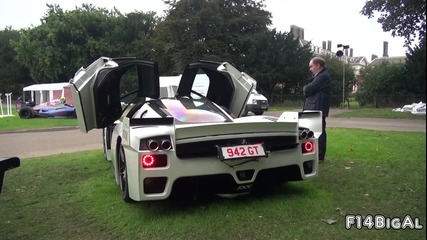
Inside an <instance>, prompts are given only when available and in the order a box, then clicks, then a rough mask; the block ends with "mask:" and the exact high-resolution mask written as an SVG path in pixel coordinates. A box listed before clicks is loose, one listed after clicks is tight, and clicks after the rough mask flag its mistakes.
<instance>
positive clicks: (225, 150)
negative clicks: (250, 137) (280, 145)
mask: <svg viewBox="0 0 427 240" xmlns="http://www.w3.org/2000/svg"><path fill="white" fill-rule="evenodd" d="M218 150H219V155H220V158H221V160H227V159H238V158H251V157H265V156H266V154H265V149H264V144H262V143H257V144H245V145H236V146H226V147H220V148H219V149H218Z"/></svg>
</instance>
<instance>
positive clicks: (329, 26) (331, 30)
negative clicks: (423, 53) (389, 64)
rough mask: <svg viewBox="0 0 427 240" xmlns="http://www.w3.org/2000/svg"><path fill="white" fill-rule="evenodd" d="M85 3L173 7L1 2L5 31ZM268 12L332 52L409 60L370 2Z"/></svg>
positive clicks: (287, 5)
mask: <svg viewBox="0 0 427 240" xmlns="http://www.w3.org/2000/svg"><path fill="white" fill-rule="evenodd" d="M82 3H91V4H93V5H94V6H96V7H103V8H107V9H113V8H114V7H116V8H117V9H118V10H119V11H120V12H121V13H129V12H133V11H135V10H138V11H144V12H147V11H155V12H157V13H158V14H159V15H162V14H163V12H164V10H166V9H167V6H166V5H164V3H163V1H162V0H120V1H114V0H0V6H1V8H0V29H4V28H5V27H7V26H11V27H12V29H16V30H18V29H21V28H29V27H33V26H37V25H40V18H42V17H43V16H44V15H45V14H46V12H47V6H46V4H58V5H59V6H60V7H61V8H62V9H64V10H73V9H75V7H76V6H77V7H80V6H81V4H82ZM264 3H265V4H266V8H265V10H267V11H269V12H270V13H271V14H272V22H273V25H272V26H271V27H272V28H275V29H276V30H277V31H281V32H289V31H290V26H291V25H296V26H298V27H301V28H303V29H304V39H305V40H308V41H311V42H312V43H313V44H314V45H315V46H319V47H321V46H322V42H323V41H326V42H327V41H331V43H332V44H331V46H332V51H334V52H335V51H337V50H339V49H338V48H337V44H344V45H349V46H350V48H352V49H353V56H364V57H366V58H367V60H368V61H370V60H371V56H372V54H375V55H377V56H378V57H382V56H383V43H384V42H385V41H386V42H388V55H389V57H395V56H405V51H406V48H404V47H403V44H404V39H403V38H401V37H392V36H391V33H390V32H383V30H382V27H381V24H379V23H377V19H376V18H371V19H368V18H367V17H366V16H362V15H361V14H360V10H361V9H362V8H363V6H364V4H365V0H322V1H317V0H298V1H297V0H265V2H264Z"/></svg>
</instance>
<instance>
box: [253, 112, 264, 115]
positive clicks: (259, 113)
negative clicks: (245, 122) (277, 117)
mask: <svg viewBox="0 0 427 240" xmlns="http://www.w3.org/2000/svg"><path fill="white" fill-rule="evenodd" d="M263 113H264V112H263V111H256V112H254V114H255V115H262V114H263Z"/></svg>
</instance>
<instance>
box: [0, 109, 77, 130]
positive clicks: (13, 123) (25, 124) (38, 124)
mask: <svg viewBox="0 0 427 240" xmlns="http://www.w3.org/2000/svg"><path fill="white" fill-rule="evenodd" d="M13 114H14V116H10V117H3V118H0V132H1V131H3V132H4V131H15V130H28V129H39V128H55V127H70V126H77V125H78V123H77V119H76V118H30V119H22V118H20V117H19V116H18V113H16V112H14V113H13Z"/></svg>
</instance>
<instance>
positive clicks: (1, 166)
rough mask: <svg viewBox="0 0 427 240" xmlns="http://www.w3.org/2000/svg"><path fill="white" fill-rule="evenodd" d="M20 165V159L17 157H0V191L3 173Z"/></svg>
mask: <svg viewBox="0 0 427 240" xmlns="http://www.w3.org/2000/svg"><path fill="white" fill-rule="evenodd" d="M20 165H21V160H20V159H19V158H18V157H0V193H1V189H2V188H3V178H4V173H5V172H6V171H7V170H9V169H13V168H17V167H19V166H20Z"/></svg>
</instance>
